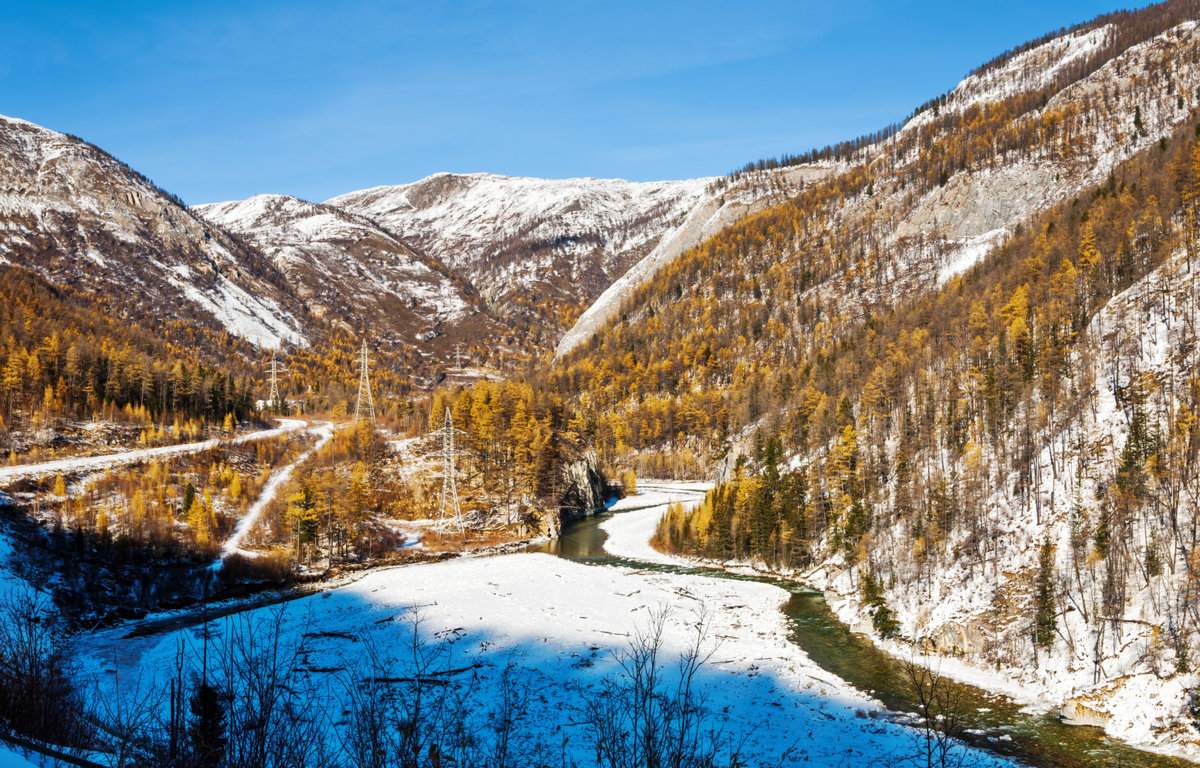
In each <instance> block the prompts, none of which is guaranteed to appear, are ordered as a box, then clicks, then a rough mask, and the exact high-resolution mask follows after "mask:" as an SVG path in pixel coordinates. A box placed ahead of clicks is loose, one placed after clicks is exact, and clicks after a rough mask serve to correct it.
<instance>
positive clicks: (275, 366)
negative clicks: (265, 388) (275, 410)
mask: <svg viewBox="0 0 1200 768" xmlns="http://www.w3.org/2000/svg"><path fill="white" fill-rule="evenodd" d="M286 370H287V369H286V368H284V367H283V366H281V365H280V364H279V360H278V359H277V358H276V357H275V350H273V349H272V350H271V362H270V363H269V364H268V365H267V374H268V375H270V377H271V378H270V382H271V394H270V395H268V397H267V402H269V403H270V404H271V406H272V407H274V406H275V404H276V403H278V402H279V374H281V373H284V372H285V371H286Z"/></svg>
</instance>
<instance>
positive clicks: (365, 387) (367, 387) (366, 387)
mask: <svg viewBox="0 0 1200 768" xmlns="http://www.w3.org/2000/svg"><path fill="white" fill-rule="evenodd" d="M370 367H371V358H370V357H368V356H367V340H366V339H363V343H362V351H361V352H360V353H359V356H358V370H359V375H358V404H357V405H355V406H354V423H355V424H357V423H358V420H359V419H360V418H364V417H365V418H368V419H370V420H371V423H372V424H374V423H375V400H374V398H372V397H371V377H370V374H369V370H370Z"/></svg>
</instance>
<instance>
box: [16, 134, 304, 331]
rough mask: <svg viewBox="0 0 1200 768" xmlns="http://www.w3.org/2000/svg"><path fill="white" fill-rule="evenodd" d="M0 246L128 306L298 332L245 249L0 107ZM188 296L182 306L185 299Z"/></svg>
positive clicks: (119, 169)
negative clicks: (3, 113)
mask: <svg viewBox="0 0 1200 768" xmlns="http://www.w3.org/2000/svg"><path fill="white" fill-rule="evenodd" d="M0 176H2V177H3V179H4V186H3V188H2V189H0V258H3V259H5V261H7V262H9V263H13V264H18V265H21V266H25V267H27V268H29V269H32V270H34V271H36V272H39V273H40V274H42V275H43V276H44V277H46V278H48V279H49V280H51V281H52V282H59V283H65V284H71V285H78V286H82V287H90V288H92V289H100V288H101V287H102V286H108V288H107V289H106V290H107V291H109V292H112V293H115V294H116V295H120V296H124V297H125V298H126V299H127V300H128V301H130V302H132V303H133V304H134V305H136V306H141V307H144V308H145V309H147V310H148V309H150V308H151V307H154V308H155V309H154V311H155V312H157V313H160V314H167V315H168V316H169V315H172V314H174V315H177V316H179V317H187V316H190V315H194V314H195V313H196V311H197V310H199V311H200V312H201V313H202V314H204V315H207V316H208V317H209V318H211V320H212V321H213V322H215V323H217V324H219V325H220V326H221V327H223V328H225V329H226V330H228V331H229V332H231V333H233V334H234V335H237V336H241V337H243V338H245V339H246V340H247V341H249V342H251V343H252V344H255V345H257V346H260V347H275V346H279V345H280V344H281V343H285V342H286V343H289V344H301V345H303V344H305V343H306V329H305V320H304V314H305V313H304V310H303V308H302V307H301V306H300V305H299V304H298V303H297V302H296V301H295V300H294V299H293V298H292V297H291V296H289V295H288V292H287V289H286V284H285V282H284V280H283V278H282V275H280V274H279V273H278V272H277V271H276V270H274V269H273V268H272V267H271V265H270V264H269V263H268V262H266V261H264V260H263V259H262V258H261V257H260V256H259V255H258V254H257V253H256V252H254V251H253V250H251V249H248V248H246V247H244V246H242V245H241V244H240V243H237V242H235V241H234V240H232V239H231V238H229V237H228V236H227V235H226V234H225V233H224V232H221V231H220V230H219V229H215V228H213V227H212V226H210V225H208V224H206V223H204V222H202V221H200V220H199V219H197V218H196V217H195V216H193V215H192V214H191V213H190V212H189V211H188V210H187V209H186V208H184V207H183V206H182V205H180V203H179V202H178V200H177V199H174V198H172V197H170V196H168V195H167V194H166V193H164V192H162V191H161V190H159V189H157V188H156V187H154V186H153V185H152V184H151V183H150V182H149V181H147V180H146V179H145V177H143V176H141V175H140V174H137V173H135V172H134V171H132V170H130V169H129V168H128V167H127V166H125V165H124V164H122V163H120V162H119V161H117V160H116V159H114V158H113V157H112V156H111V155H109V154H107V153H105V152H103V151H102V150H100V149H98V148H96V147H94V146H92V145H91V144H88V143H86V142H84V141H82V140H80V139H77V138H75V137H72V136H68V135H66V134H62V133H58V132H56V131H52V130H49V129H47V128H43V127H41V126H38V125H35V124H33V123H30V122H28V121H25V120H16V119H10V118H4V117H0ZM188 307H191V309H187V308H188Z"/></svg>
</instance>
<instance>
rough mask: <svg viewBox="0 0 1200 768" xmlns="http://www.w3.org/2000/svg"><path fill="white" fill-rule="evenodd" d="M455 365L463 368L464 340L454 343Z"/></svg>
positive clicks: (459, 368) (460, 368)
mask: <svg viewBox="0 0 1200 768" xmlns="http://www.w3.org/2000/svg"><path fill="white" fill-rule="evenodd" d="M454 367H455V368H457V369H458V370H459V371H461V370H462V342H461V341H460V342H459V343H457V344H455V345H454Z"/></svg>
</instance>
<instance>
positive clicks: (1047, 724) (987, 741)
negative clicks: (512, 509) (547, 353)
mask: <svg viewBox="0 0 1200 768" xmlns="http://www.w3.org/2000/svg"><path fill="white" fill-rule="evenodd" d="M651 487H654V488H655V489H656V490H661V489H665V488H666V486H651ZM635 509H637V508H635ZM652 509H665V506H662V507H650V508H641V511H639V512H634V511H632V510H631V511H628V512H618V513H616V514H640V515H642V516H643V517H644V518H645V517H647V516H648V514H649V513H650V512H651V510H652ZM613 516H614V514H613V513H611V512H610V513H606V514H604V515H600V516H598V517H592V518H587V519H583V520H579V521H575V522H573V523H570V524H569V525H568V526H566V528H565V529H564V531H563V534H562V536H561V537H560V538H558V539H556V540H553V541H549V542H546V543H544V544H539V545H537V546H535V547H533V548H531V549H532V550H533V551H537V552H545V553H548V554H553V555H556V556H558V557H562V558H565V559H567V560H571V561H574V562H579V563H588V564H593V565H620V566H633V567H636V568H640V569H645V570H654V571H661V572H667V573H679V574H692V575H706V576H717V577H721V578H729V579H738V580H748V581H757V582H764V583H768V584H773V585H775V586H778V587H781V588H783V589H785V590H787V591H788V592H789V593H790V594H791V598H790V599H789V600H788V601H787V603H786V604H785V605H784V606H783V611H784V613H785V614H786V615H787V617H788V619H789V621H790V625H791V638H790V639H791V641H792V642H794V643H796V644H797V645H798V646H800V648H801V649H803V650H804V652H805V653H806V654H808V656H809V658H811V659H812V661H814V662H815V663H817V664H818V665H819V666H820V667H821V668H823V669H825V670H826V671H828V672H830V673H832V674H833V675H836V676H837V677H839V678H841V679H842V680H845V681H846V682H848V683H850V684H851V685H853V686H855V687H856V688H858V689H859V690H861V691H864V692H869V693H870V694H871V695H873V696H875V697H876V698H877V699H879V700H880V701H881V702H882V703H883V704H884V705H885V706H886V707H888V708H889V709H890V710H892V711H895V712H911V711H913V710H915V709H916V708H917V701H916V700H915V697H914V695H913V692H912V690H911V685H910V684H909V682H908V680H907V679H906V678H905V676H904V672H903V670H902V667H901V664H900V662H899V661H898V660H897V659H895V658H894V657H892V656H890V655H889V654H887V653H885V652H884V651H882V650H880V649H879V648H878V647H876V646H875V645H874V644H873V643H872V642H871V640H870V639H869V638H867V637H864V636H863V635H861V634H856V633H854V632H851V631H850V628H849V627H848V626H846V625H845V624H844V623H842V622H841V621H840V620H839V619H838V618H837V617H836V616H835V615H834V613H833V611H831V610H830V609H829V607H828V606H827V605H826V604H825V600H824V597H823V595H822V594H821V592H820V591H818V590H814V589H810V588H807V587H805V586H804V585H801V584H798V583H796V582H793V581H788V580H786V579H777V578H771V577H767V576H748V575H744V574H740V573H730V572H727V571H722V570H720V569H716V568H688V567H681V566H679V565H671V564H667V563H665V562H663V558H654V561H653V562H651V561H647V560H641V559H636V558H631V557H628V556H616V555H614V554H612V553H610V552H609V551H608V550H607V549H606V547H605V543H606V541H607V540H608V538H609V535H608V533H606V532H605V530H604V527H603V526H604V525H605V524H606V522H607V521H609V520H611V519H612V518H613ZM641 527H642V528H645V526H644V525H642V526H641ZM951 685H953V686H954V688H955V692H956V694H957V695H958V696H959V697H960V701H961V704H962V706H963V707H964V709H965V710H966V720H967V727H968V728H969V729H971V730H974V731H980V732H981V733H979V734H977V735H974V736H972V737H971V741H972V743H973V744H974V745H975V746H978V747H981V748H984V749H987V750H989V751H992V752H996V753H999V754H1003V755H1006V756H1012V757H1017V758H1019V759H1020V760H1021V761H1022V762H1024V763H1028V764H1029V765H1033V766H1039V767H1040V768H1093V767H1094V768H1099V767H1100V766H1105V767H1107V766H1122V768H1168V767H1170V768H1182V767H1184V766H1195V765H1196V764H1195V763H1191V762H1188V761H1186V760H1182V759H1179V758H1173V757H1166V756H1162V755H1157V754H1154V753H1150V752H1146V751H1143V750H1139V749H1135V748H1133V747H1130V746H1129V745H1127V744H1125V743H1123V742H1121V741H1118V740H1116V739H1112V738H1109V737H1108V736H1106V735H1105V734H1104V732H1103V730H1102V729H1100V728H1094V727H1085V726H1070V725H1064V724H1063V723H1062V722H1060V721H1059V719H1058V717H1057V716H1055V715H1052V714H1049V713H1035V712H1028V711H1024V710H1023V708H1022V707H1021V706H1020V705H1019V704H1017V703H1015V702H1013V701H1012V700H1011V699H1009V698H1007V697H1005V696H1002V695H998V694H994V693H991V692H989V691H986V690H983V689H981V688H977V687H975V686H972V685H967V684H964V683H958V682H952V683H951Z"/></svg>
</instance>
